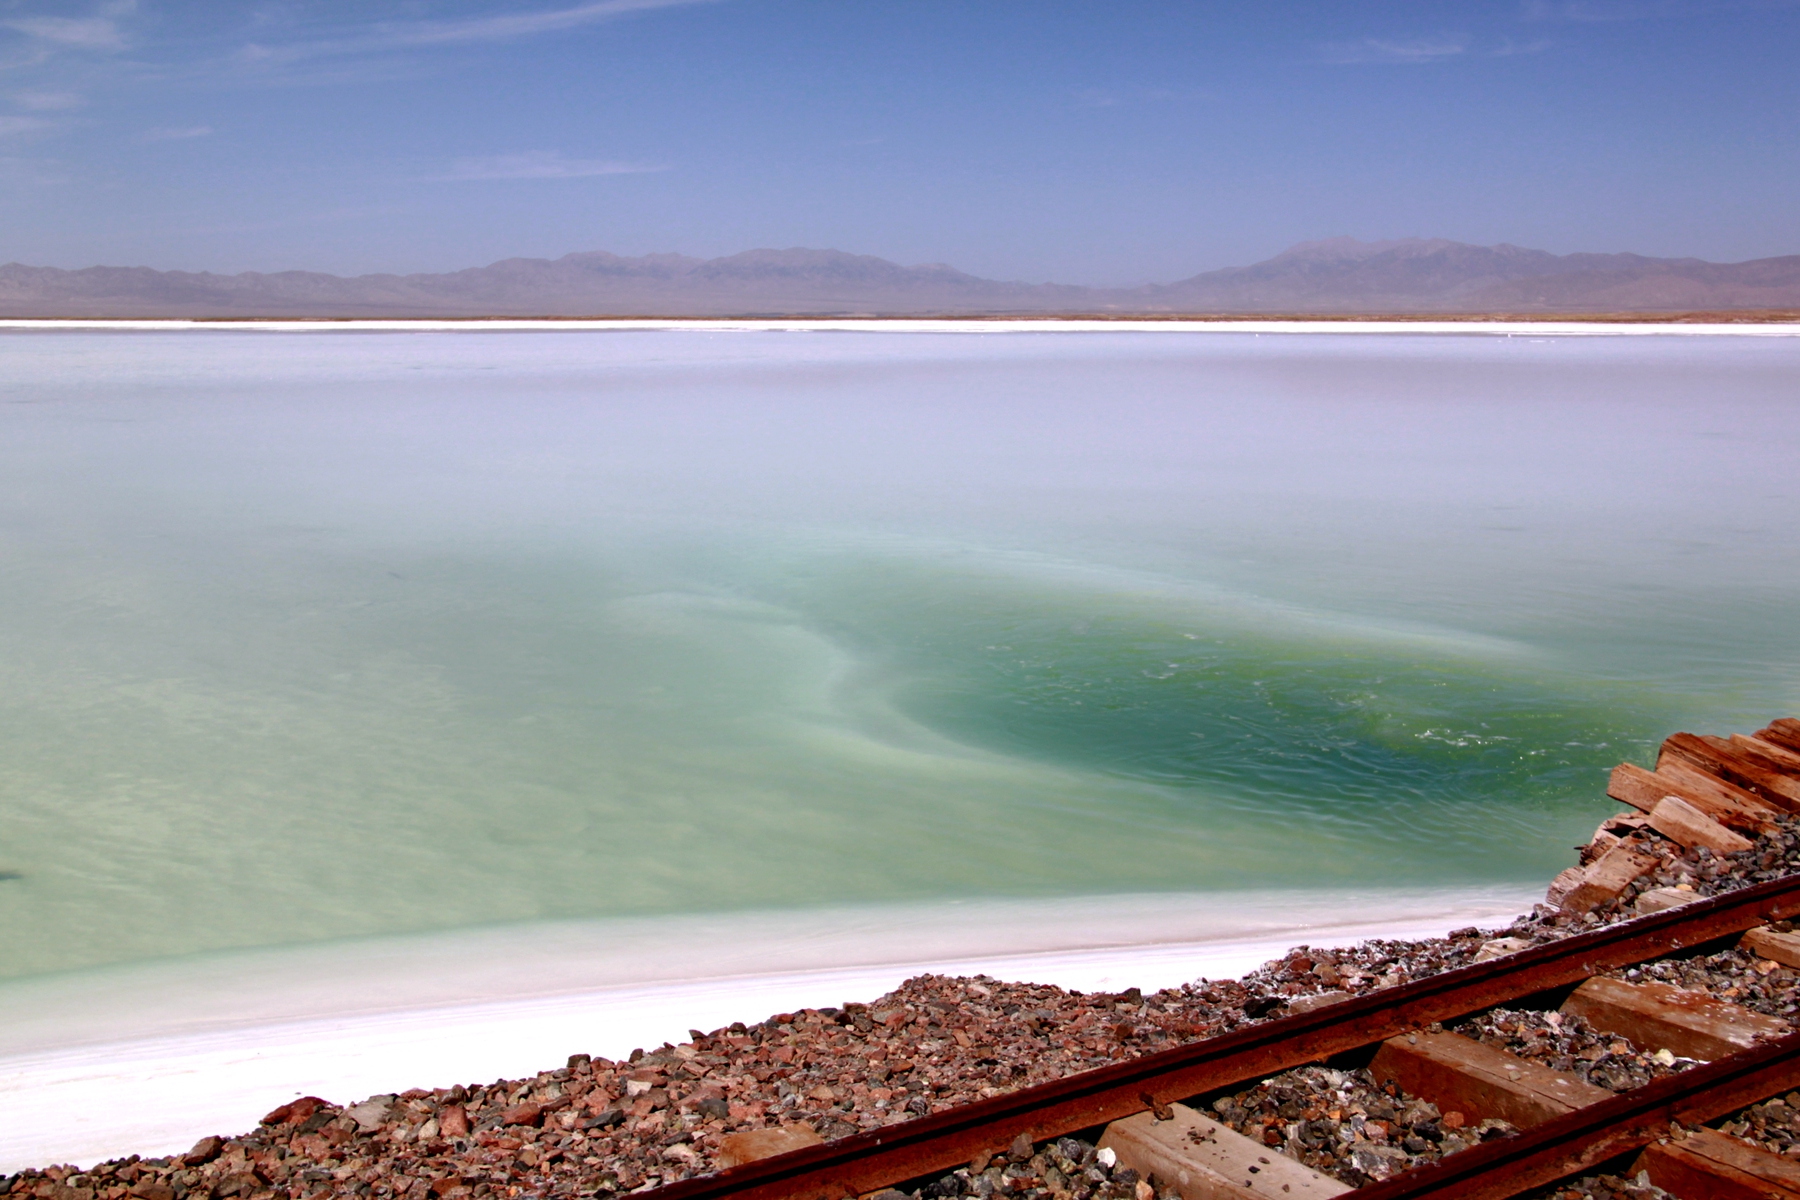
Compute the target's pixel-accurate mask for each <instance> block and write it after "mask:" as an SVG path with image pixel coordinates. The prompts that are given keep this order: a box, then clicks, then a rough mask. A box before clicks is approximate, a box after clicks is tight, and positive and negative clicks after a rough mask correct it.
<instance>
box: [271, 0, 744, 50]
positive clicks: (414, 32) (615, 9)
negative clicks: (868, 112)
mask: <svg viewBox="0 0 1800 1200" xmlns="http://www.w3.org/2000/svg"><path fill="white" fill-rule="evenodd" d="M719 2H720V0H590V2H589V3H586V4H577V5H573V6H570V7H564V8H549V9H539V10H537V11H535V12H514V13H498V14H495V15H493V16H485V17H464V18H461V19H458V20H450V21H434V20H418V21H383V22H379V23H376V24H372V25H369V26H366V27H363V28H360V29H356V30H351V31H346V32H344V33H342V34H340V35H338V36H335V37H325V38H318V39H314V40H304V41H295V42H289V43H285V44H279V43H278V44H268V43H253V44H251V45H248V46H245V47H244V48H243V49H242V51H240V52H239V58H240V60H241V61H244V62H249V63H256V62H266V61H277V62H279V61H291V60H293V59H299V58H312V57H317V56H320V55H332V54H375V53H381V52H383V51H393V50H408V49H421V48H426V47H432V46H458V45H473V44H480V43H487V42H506V41H515V40H518V39H520V38H528V37H536V36H539V35H542V34H547V33H561V32H565V31H567V30H571V29H579V28H581V27H583V26H587V25H597V24H601V23H602V22H606V21H613V20H617V19H619V18H620V17H627V16H631V15H632V14H634V13H643V12H654V11H657V10H660V9H669V8H688V7H692V6H694V5H698V4H716V3H719Z"/></svg>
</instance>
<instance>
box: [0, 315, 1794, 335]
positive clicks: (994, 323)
mask: <svg viewBox="0 0 1800 1200" xmlns="http://www.w3.org/2000/svg"><path fill="white" fill-rule="evenodd" d="M0 329H24V330H47V329H121V330H150V331H156V330H166V331H173V330H192V329H204V330H212V331H216V332H231V331H233V330H236V331H240V332H241V331H244V330H256V331H262V332H270V333H334V332H336V333H341V332H343V331H344V330H363V331H366V332H375V333H427V332H434V331H445V330H460V331H465V332H479V331H483V330H486V331H491V332H526V331H544V330H551V331H554V330H568V331H588V332H592V331H596V330H652V329H679V330H687V331H690V332H698V333H729V332H734V331H742V332H767V331H785V332H795V333H834V332H835V333H1271V334H1274V333H1432V334H1443V333H1454V334H1498V335H1501V336H1505V337H1526V336H1529V337H1546V336H1552V335H1554V336H1559V337H1569V336H1646V335H1651V334H1682V335H1690V336H1691V335H1707V334H1710V335H1725V336H1730V337H1800V322H1774V321H1769V322H1743V323H1728V322H1716V323H1706V322H1692V323H1678V322H1673V321H1670V322H1660V321H1483V320H1463V321H1457V320H1444V321H1394V320H1364V321H1305V320H1297V321H1287V320H1267V321H1262V320H1218V321H1211V320H1191V319H1181V318H1172V319H1168V320H1130V319H1120V320H1105V319H1100V320H1096V319H1084V318H1079V317H992V318H986V317H974V318H970V317H945V318H929V317H921V318H915V317H881V318H871V317H792V318H784V317H620V318H596V319H591V320H590V319H583V318H568V319H565V320H531V319H514V318H504V317H497V318H466V319H461V320H437V319H431V318H403V319H393V320H388V319H382V318H354V319H346V320H324V319H316V320H315V319H306V320H286V321H282V320H245V321H232V320H206V321H196V320H184V319H179V318H174V319H165V320H127V319H116V320H113V319H101V318H96V319H92V320H32V319H26V318H14V319H10V320H0Z"/></svg>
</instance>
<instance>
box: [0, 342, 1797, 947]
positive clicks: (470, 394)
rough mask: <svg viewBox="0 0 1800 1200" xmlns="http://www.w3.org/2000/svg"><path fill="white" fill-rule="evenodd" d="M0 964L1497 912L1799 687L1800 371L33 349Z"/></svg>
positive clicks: (336, 347) (313, 348)
mask: <svg viewBox="0 0 1800 1200" xmlns="http://www.w3.org/2000/svg"><path fill="white" fill-rule="evenodd" d="M0 354H4V355H5V358H6V361H7V365H8V370H7V372H6V373H5V379H4V382H0V400H3V401H4V403H3V404H0V552H3V553H4V559H5V562H6V564H7V566H6V572H5V577H4V580H3V581H0V672H4V674H3V675H0V680H3V681H4V682H3V691H0V705H3V706H4V710H3V711H0V975H10V976H15V977H17V976H26V975H33V974H38V973H42V972H45V971H52V970H58V969H66V968H73V967H83V966H92V965H98V964H105V963H115V962H124V961H129V960H135V959H144V958H150V957H155V956H160V955H175V954H185V953H192V952H196V951H203V950H210V949H218V948H225V947H243V946H260V945H279V944H293V943H304V942H313V941H319V940H323V939H330V938H337V937H346V936H354V935H366V934H381V933H392V932H405V931H412V930H419V931H424V930H442V929H456V928H463V927H468V926H473V925H479V924H484V923H491V922H503V921H524V920H535V919H544V918H569V917H606V916H617V915H624V914H648V913H665V912H707V911H722V910H742V909H754V908H765V907H777V908H778V907H801V908H810V909H819V908H824V907H831V906H841V905H848V904H863V903H870V902H884V901H905V900H918V899H935V898H944V897H959V896H967V897H977V896H1001V895H1009V896H1070V895H1082V894H1092V893H1108V892H1124V891H1206V890H1209V889H1221V888H1239V887H1247V886H1259V887H1268V886H1292V887H1303V886H1317V885H1322V884H1331V883H1341V884H1343V885H1345V886H1358V887H1368V886H1383V885H1415V884H1452V883H1477V882H1492V881H1509V880H1532V879H1541V878H1544V877H1546V876H1548V875H1549V874H1551V873H1553V872H1554V871H1555V870H1557V869H1558V868H1560V867H1561V866H1562V865H1564V863H1565V862H1566V861H1567V859H1568V857H1569V847H1570V846H1571V845H1572V844H1573V843H1574V842H1575V841H1578V840H1581V839H1582V838H1583V837H1584V836H1585V835H1586V833H1587V832H1588V830H1589V829H1591V827H1592V825H1593V824H1594V823H1596V822H1597V820H1598V819H1599V817H1600V816H1601V815H1603V814H1604V813H1605V812H1606V811H1608V807H1607V806H1606V805H1604V804H1603V803H1600V802H1599V796H1600V792H1601V789H1602V788H1603V786H1604V779H1605V770H1606V769H1607V768H1608V767H1610V766H1611V765H1612V764H1613V763H1616V762H1618V761H1619V760H1621V759H1622V758H1626V757H1632V758H1636V759H1638V760H1640V761H1645V760H1647V759H1648V757H1649V755H1650V754H1651V752H1652V748H1653V747H1654V745H1655V743H1656V741H1657V740H1658V739H1660V737H1661V736H1662V735H1663V734H1665V733H1666V732H1668V731H1669V730H1670V729H1672V728H1675V727H1678V726H1679V727H1688V728H1710V729H1719V730H1728V729H1736V728H1745V727H1747V726H1748V723H1749V722H1754V721H1760V720H1762V719H1764V718H1766V717H1768V716H1772V715H1775V714H1776V713H1777V712H1781V711H1793V710H1794V709H1795V708H1796V707H1800V705H1797V703H1796V702H1797V700H1800V670H1797V669H1796V650H1795V647H1796V646H1797V645H1800V640H1797V639H1795V638H1794V637H1793V629H1794V628H1795V618H1796V616H1797V615H1800V611H1797V610H1800V503H1797V502H1796V495H1795V490H1796V489H1795V485H1794V483H1793V479H1794V468H1793V464H1794V463H1795V462H1800V454H1797V453H1796V451H1800V405H1796V402H1795V397H1796V395H1797V394H1800V390H1797V388H1796V384H1797V383H1800V340H1796V339H1771V340H1753V339H1739V338H1691V337H1690V338H1631V339H1622V338H1621V339H1610V338H1602V339H1573V338H1561V339H1549V340H1544V341H1533V342H1529V343H1527V342H1525V341H1523V340H1506V339H1496V338H1488V337H1474V336H1470V337H1460V336H1459V337H1370V336H1357V337H1299V336H1295V337H1282V338H1274V337H1266V338H1252V337H1243V336H1235V335H1218V334H1198V335H1173V334H1098V335H1055V334H1029V335H1009V336H982V335H943V336H939V335H929V336H928V335H854V334H835V335H806V334H702V333H676V332H662V333H605V334H591V333H547V334H528V335H497V334H481V333H442V334H429V335H367V334H307V335H275V334H245V333H212V332H208V333H194V334H163V335H130V334H72V333H58V334H30V335H27V334H17V333H15V334H9V335H6V336H5V338H4V341H3V342H0Z"/></svg>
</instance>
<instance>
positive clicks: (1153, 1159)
mask: <svg viewBox="0 0 1800 1200" xmlns="http://www.w3.org/2000/svg"><path fill="white" fill-rule="evenodd" d="M1168 1113H1169V1116H1168V1119H1166V1120H1158V1119H1157V1117H1156V1114H1154V1113H1148V1112H1143V1113H1138V1114H1137V1115H1135V1116H1130V1117H1124V1118H1122V1119H1120V1120H1117V1121H1114V1122H1113V1123H1112V1124H1111V1125H1108V1126H1107V1127H1106V1132H1105V1133H1104V1134H1102V1135H1101V1138H1100V1148H1101V1149H1103V1150H1106V1149H1110V1150H1111V1151H1112V1152H1113V1153H1114V1154H1116V1155H1118V1156H1119V1161H1120V1162H1121V1163H1123V1164H1125V1165H1126V1166H1128V1167H1130V1168H1131V1169H1132V1170H1133V1171H1136V1172H1137V1173H1138V1175H1139V1176H1140V1177H1142V1178H1145V1179H1148V1178H1149V1177H1150V1176H1152V1175H1154V1176H1155V1177H1156V1178H1157V1180H1158V1181H1159V1182H1161V1183H1163V1184H1166V1185H1172V1186H1173V1187H1174V1188H1175V1190H1176V1191H1177V1192H1179V1193H1180V1194H1181V1196H1182V1200H1313V1198H1314V1197H1324V1196H1341V1195H1343V1194H1344V1193H1346V1192H1350V1191H1353V1190H1355V1189H1353V1188H1351V1186H1350V1185H1349V1184H1347V1183H1340V1182H1339V1181H1338V1180H1336V1179H1333V1178H1331V1177H1330V1176H1329V1175H1321V1174H1320V1173H1319V1172H1317V1171H1315V1170H1313V1169H1312V1168H1311V1167H1309V1166H1307V1165H1306V1164H1304V1163H1302V1162H1298V1161H1296V1160H1295V1159H1292V1158H1289V1157H1287V1156H1286V1155H1284V1154H1282V1153H1280V1152H1279V1151H1276V1150H1272V1149H1270V1148H1269V1147H1267V1146H1264V1145H1262V1144H1260V1143H1258V1142H1253V1141H1251V1140H1250V1139H1249V1138H1247V1137H1245V1136H1244V1135H1243V1134H1241V1133H1237V1132H1235V1131H1234V1130H1232V1129H1230V1128H1227V1127H1226V1126H1224V1125H1221V1124H1219V1123H1218V1122H1217V1121H1215V1120H1213V1119H1212V1118H1210V1117H1206V1116H1202V1115H1201V1114H1200V1113H1198V1112H1196V1111H1195V1110H1194V1109H1191V1108H1189V1107H1187V1106H1186V1105H1185V1104H1171V1105H1169V1106H1168Z"/></svg>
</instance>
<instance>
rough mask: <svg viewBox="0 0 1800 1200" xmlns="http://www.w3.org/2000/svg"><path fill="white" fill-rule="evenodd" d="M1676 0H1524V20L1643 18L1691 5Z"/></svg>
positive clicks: (1665, 14) (1667, 14)
mask: <svg viewBox="0 0 1800 1200" xmlns="http://www.w3.org/2000/svg"><path fill="white" fill-rule="evenodd" d="M1691 8H1692V6H1691V5H1684V4H1681V3H1679V2H1678V0H1526V4H1525V19H1526V20H1528V21H1578V22H1604V21H1646V20H1655V19H1657V18H1659V17H1673V16H1679V15H1681V13H1682V12H1683V10H1684V9H1691Z"/></svg>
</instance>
